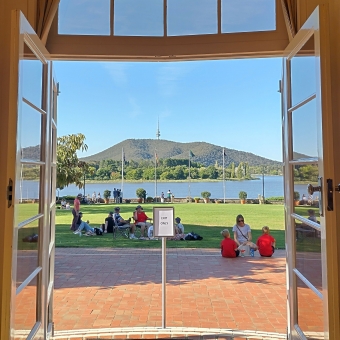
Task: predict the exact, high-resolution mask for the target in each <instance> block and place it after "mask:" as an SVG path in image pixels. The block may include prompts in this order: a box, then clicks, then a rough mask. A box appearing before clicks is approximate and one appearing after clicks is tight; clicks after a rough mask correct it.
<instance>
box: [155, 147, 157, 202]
mask: <svg viewBox="0 0 340 340" xmlns="http://www.w3.org/2000/svg"><path fill="white" fill-rule="evenodd" d="M155 199H156V202H157V154H156V153H155Z"/></svg>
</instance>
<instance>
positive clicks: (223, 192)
mask: <svg viewBox="0 0 340 340" xmlns="http://www.w3.org/2000/svg"><path fill="white" fill-rule="evenodd" d="M224 155H225V153H224V148H223V158H222V167H223V203H225V170H224V166H225V165H224Z"/></svg>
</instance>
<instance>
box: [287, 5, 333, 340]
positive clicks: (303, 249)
mask: <svg viewBox="0 0 340 340" xmlns="http://www.w3.org/2000/svg"><path fill="white" fill-rule="evenodd" d="M327 18H328V10H327V7H326V5H320V6H319V7H318V8H317V9H316V10H315V11H314V12H313V13H312V15H311V16H310V17H309V19H308V20H307V21H306V23H305V24H304V25H303V27H302V28H301V29H300V30H299V32H298V33H297V34H296V36H295V37H294V39H293V40H292V41H291V42H290V44H289V45H288V47H287V49H286V50H285V53H286V56H285V58H284V60H283V64H284V65H283V82H282V89H281V92H282V127H283V151H284V176H285V184H284V185H285V214H286V215H285V217H286V249H287V296H288V334H289V338H290V339H338V338H339V334H338V333H337V332H338V329H339V327H338V326H334V316H336V315H337V311H336V308H334V306H332V302H331V301H332V294H333V292H334V290H335V289H339V288H338V287H335V286H334V285H333V284H331V283H330V282H331V277H332V275H333V274H332V270H331V266H330V260H332V261H333V264H332V265H334V261H339V259H334V258H333V259H332V247H333V245H332V244H334V243H333V240H332V236H331V235H332V230H334V228H336V224H337V221H336V216H335V215H336V214H335V213H334V210H335V206H333V195H334V193H333V191H334V189H333V188H334V184H333V183H332V180H331V178H332V174H333V173H334V160H333V158H332V157H333V156H332V154H333V150H332V147H331V145H332V144H331V140H332V133H330V131H331V126H330V124H331V119H329V116H330V115H331V114H332V111H331V101H330V97H329V96H330V91H329V88H330V68H329V31H328V20H327ZM338 241H339V240H338ZM333 257H334V256H333ZM337 324H338V322H337Z"/></svg>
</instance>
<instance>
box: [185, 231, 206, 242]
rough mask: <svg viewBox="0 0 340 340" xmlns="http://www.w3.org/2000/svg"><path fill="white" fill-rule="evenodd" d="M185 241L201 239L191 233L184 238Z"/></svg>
mask: <svg viewBox="0 0 340 340" xmlns="http://www.w3.org/2000/svg"><path fill="white" fill-rule="evenodd" d="M185 240H186V241H201V240H203V237H202V236H200V235H198V234H196V233H194V232H193V231H192V232H191V233H189V234H188V235H186V236H185Z"/></svg>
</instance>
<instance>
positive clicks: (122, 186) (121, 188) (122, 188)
mask: <svg viewBox="0 0 340 340" xmlns="http://www.w3.org/2000/svg"><path fill="white" fill-rule="evenodd" d="M120 191H121V192H122V193H123V194H124V149H123V148H122V185H121V187H120Z"/></svg>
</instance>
